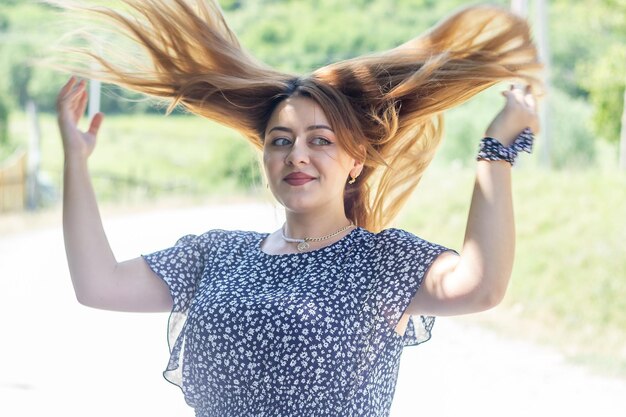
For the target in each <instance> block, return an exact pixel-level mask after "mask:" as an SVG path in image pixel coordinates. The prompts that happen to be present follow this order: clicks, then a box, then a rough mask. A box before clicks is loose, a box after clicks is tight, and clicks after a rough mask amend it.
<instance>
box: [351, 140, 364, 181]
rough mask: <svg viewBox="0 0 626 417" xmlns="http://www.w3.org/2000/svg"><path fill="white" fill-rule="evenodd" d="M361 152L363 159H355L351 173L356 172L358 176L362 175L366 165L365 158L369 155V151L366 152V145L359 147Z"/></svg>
mask: <svg viewBox="0 0 626 417" xmlns="http://www.w3.org/2000/svg"><path fill="white" fill-rule="evenodd" d="M359 150H360V153H361V155H362V156H361V159H360V160H359V159H355V160H354V165H353V166H352V170H351V171H350V172H354V173H355V174H356V175H357V176H358V175H360V174H361V171H363V165H364V164H365V157H366V155H367V151H366V150H365V145H359Z"/></svg>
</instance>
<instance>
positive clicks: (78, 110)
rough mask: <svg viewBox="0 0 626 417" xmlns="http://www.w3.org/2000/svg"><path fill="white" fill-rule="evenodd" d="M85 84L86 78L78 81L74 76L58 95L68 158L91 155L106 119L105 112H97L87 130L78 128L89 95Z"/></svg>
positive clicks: (59, 121) (59, 118)
mask: <svg viewBox="0 0 626 417" xmlns="http://www.w3.org/2000/svg"><path fill="white" fill-rule="evenodd" d="M85 86H86V81H85V80H80V81H78V82H77V79H76V77H74V76H72V77H70V79H69V80H68V82H67V83H66V84H65V85H64V86H63V88H61V90H60V91H59V95H58V96H57V116H58V118H57V120H58V124H59V130H60V132H61V138H62V140H63V150H64V151H65V158H66V159H68V158H81V159H87V158H88V157H89V155H91V153H92V152H93V150H94V148H95V146H96V139H97V135H98V130H99V129H100V125H101V124H102V120H103V119H104V114H102V113H97V114H96V115H95V116H94V117H93V118H92V120H91V122H90V123H89V128H88V129H87V131H81V130H79V129H78V122H79V121H80V118H81V117H82V115H83V114H84V113H85V108H86V107H87V99H88V96H87V90H86V88H85Z"/></svg>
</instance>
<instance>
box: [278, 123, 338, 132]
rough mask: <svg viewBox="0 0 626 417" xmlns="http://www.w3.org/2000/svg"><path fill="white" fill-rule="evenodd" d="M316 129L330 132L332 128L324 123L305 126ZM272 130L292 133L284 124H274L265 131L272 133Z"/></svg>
mask: <svg viewBox="0 0 626 417" xmlns="http://www.w3.org/2000/svg"><path fill="white" fill-rule="evenodd" d="M316 129H326V130H330V131H331V132H333V130H332V129H331V128H330V127H329V126H326V125H311V126H309V127H307V128H306V130H316ZM274 130H281V131H283V132H289V133H293V130H292V129H290V128H288V127H285V126H274V127H273V128H271V129H270V130H269V131H268V132H267V133H268V134H269V133H272V131H274ZM333 133H334V132H333Z"/></svg>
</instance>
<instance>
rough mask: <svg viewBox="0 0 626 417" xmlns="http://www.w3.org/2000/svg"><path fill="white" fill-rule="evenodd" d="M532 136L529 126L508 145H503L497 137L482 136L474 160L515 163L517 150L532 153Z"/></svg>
mask: <svg viewBox="0 0 626 417" xmlns="http://www.w3.org/2000/svg"><path fill="white" fill-rule="evenodd" d="M534 138H535V136H534V135H533V132H532V130H530V129H529V128H525V129H524V130H522V132H521V133H520V134H519V135H517V137H516V138H515V140H514V141H513V143H512V144H511V145H510V146H508V147H507V146H504V145H503V144H502V143H500V142H499V141H498V140H497V139H494V138H491V137H489V136H487V137H484V138H483V139H482V140H481V141H480V148H479V149H478V156H476V160H477V161H480V160H487V161H507V162H509V163H510V164H511V166H513V165H515V160H516V159H517V155H518V153H519V152H527V153H532V150H533V139H534Z"/></svg>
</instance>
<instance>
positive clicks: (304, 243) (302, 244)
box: [281, 222, 354, 252]
mask: <svg viewBox="0 0 626 417" xmlns="http://www.w3.org/2000/svg"><path fill="white" fill-rule="evenodd" d="M352 226H354V223H352V222H350V224H349V225H347V226H345V227H342V228H341V229H339V230H337V231H336V232H335V233H331V234H329V235H326V236H324V237H305V238H304V239H293V238H290V237H287V236H285V224H283V227H282V228H281V235H282V236H283V239H285V241H287V242H291V243H297V244H298V246H297V247H298V250H299V251H300V252H304V251H305V250H307V249H308V248H309V246H310V245H309V242H321V241H322V240H326V239H330V238H331V237H333V236H337V235H338V234H339V233H341V232H343V231H344V230H348V229H349V228H351V227H352Z"/></svg>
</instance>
